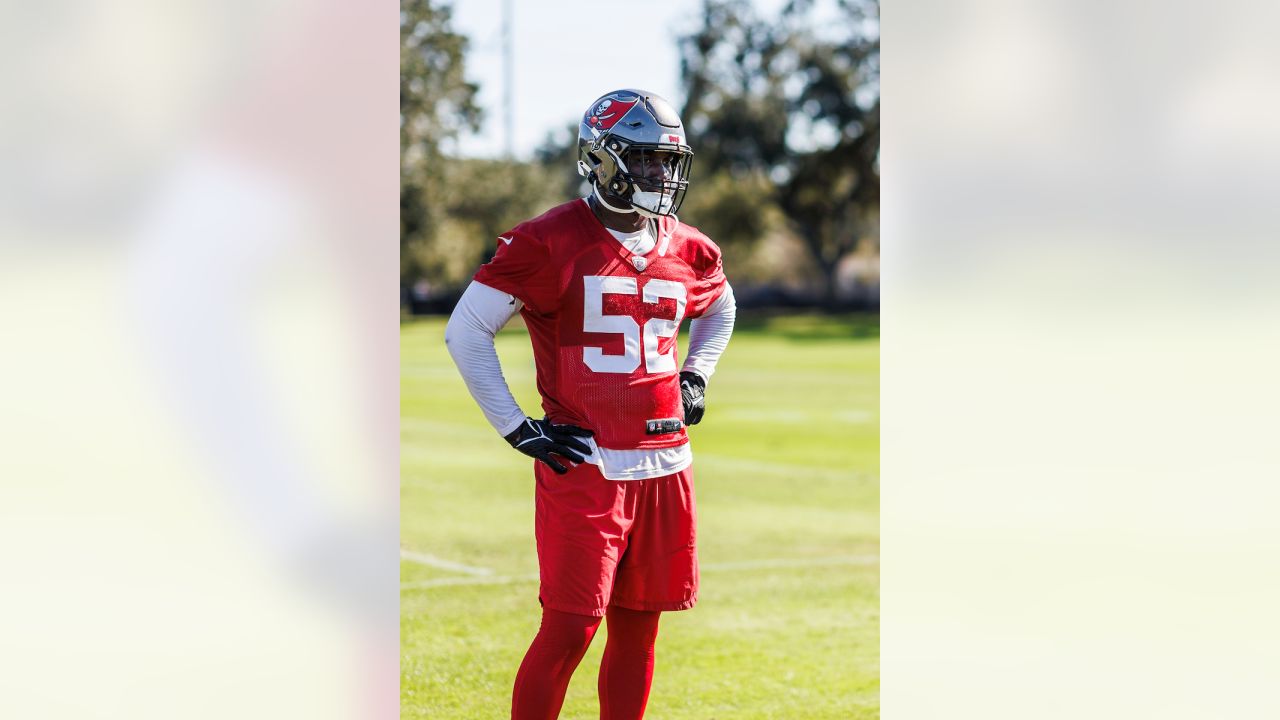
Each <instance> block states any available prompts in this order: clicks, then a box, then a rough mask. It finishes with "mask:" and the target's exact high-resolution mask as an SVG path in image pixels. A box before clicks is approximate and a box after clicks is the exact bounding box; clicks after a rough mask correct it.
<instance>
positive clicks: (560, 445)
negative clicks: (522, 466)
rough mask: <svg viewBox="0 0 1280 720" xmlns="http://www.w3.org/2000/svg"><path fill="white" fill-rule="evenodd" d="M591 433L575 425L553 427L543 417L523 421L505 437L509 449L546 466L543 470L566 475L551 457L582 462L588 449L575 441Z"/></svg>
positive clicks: (585, 445) (561, 465)
mask: <svg viewBox="0 0 1280 720" xmlns="http://www.w3.org/2000/svg"><path fill="white" fill-rule="evenodd" d="M593 434H594V433H592V432H591V431H590V430H584V429H583V428H580V427H577V426H575V425H553V424H552V423H551V421H550V420H548V419H546V418H542V419H541V420H534V419H533V418H525V419H524V424H523V425H521V426H520V427H518V428H516V429H515V430H513V431H511V433H510V434H508V435H507V436H506V438H507V442H509V443H511V447H513V448H515V449H517V450H519V451H520V452H522V453H524V454H525V455H528V456H529V457H531V458H533V459H534V460H540V461H542V462H544V463H546V465H547V467H549V468H551V469H552V470H555V471H556V472H557V473H559V474H561V475H564V474H565V473H567V472H569V468H567V467H565V466H564V464H563V463H561V462H560V461H559V460H556V457H555V456H557V455H558V456H560V457H562V458H564V459H565V460H568V461H569V462H571V463H573V464H575V465H576V464H578V463H580V462H582V460H583V458H584V457H585V456H587V455H590V454H591V448H590V446H588V445H587V444H586V443H584V442H582V441H581V440H579V439H578V438H585V437H591V436H592V435H593Z"/></svg>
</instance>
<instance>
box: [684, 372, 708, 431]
mask: <svg viewBox="0 0 1280 720" xmlns="http://www.w3.org/2000/svg"><path fill="white" fill-rule="evenodd" d="M706 397H707V382H706V381H705V380H703V379H702V376H701V375H699V374H698V373H696V372H689V371H688V370H686V371H684V372H682V373H680V401H681V402H682V403H683V404H684V424H685V425H686V426H689V425H697V424H698V423H700V422H702V412H703V411H704V410H706V408H707V402H706Z"/></svg>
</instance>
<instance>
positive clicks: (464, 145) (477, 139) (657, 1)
mask: <svg viewBox="0 0 1280 720" xmlns="http://www.w3.org/2000/svg"><path fill="white" fill-rule="evenodd" d="M502 4H503V0H455V3H454V11H453V27H454V30H455V31H457V32H460V33H462V34H464V35H466V36H467V37H469V38H470V39H471V47H470V50H469V52H468V53H467V58H466V65H467V77H468V79H470V80H472V81H473V82H478V83H479V84H480V97H479V102H480V105H481V107H483V108H484V109H485V111H486V118H485V123H484V127H483V128H482V129H481V131H480V132H479V133H478V134H475V135H473V136H470V137H465V138H463V139H462V141H461V142H460V143H459V150H460V152H461V153H462V154H463V155H466V156H472V157H476V156H484V157H495V156H499V155H501V154H502V152H503V150H504V147H505V141H504V135H503V110H502V95H503V86H502V20H501V18H502ZM511 4H512V6H513V10H514V28H513V30H514V31H513V43H512V44H513V48H514V53H515V59H514V62H513V66H514V73H513V75H514V83H513V88H512V95H513V105H514V106H515V107H514V112H515V118H516V122H515V133H514V134H515V138H514V149H515V154H516V156H517V157H520V158H527V157H529V156H530V155H531V154H532V153H533V151H534V150H536V149H537V148H538V147H539V146H540V145H542V143H543V140H544V139H545V138H546V136H547V133H549V132H552V131H562V130H563V128H566V127H567V126H568V125H569V124H570V123H572V122H573V121H574V120H575V119H576V118H577V117H578V116H579V115H581V113H582V112H583V111H585V110H586V109H587V106H588V105H590V104H591V103H592V101H594V100H595V99H596V98H598V97H600V96H601V95H604V94H605V93H607V92H610V91H612V90H617V89H619V88H624V87H635V88H641V89H644V90H649V91H651V92H656V93H657V94H659V95H661V96H663V97H665V98H666V99H667V100H669V101H671V102H672V103H673V104H675V106H676V107H677V108H678V107H680V106H681V104H683V101H684V94H683V93H682V92H680V58H679V55H678V52H677V49H676V37H677V36H678V35H681V34H684V33H686V32H688V30H689V29H690V28H692V27H696V25H697V18H698V11H699V8H700V6H701V3H699V2H690V1H689V0H648V1H647V2H645V3H644V5H643V6H641V5H639V4H637V3H633V2H617V1H616V0H608V1H603V2H596V3H592V4H590V5H584V4H583V3H581V2H578V1H575V0H540V1H539V2H536V3H535V2H532V1H531V0H511ZM781 5H782V0H758V1H757V2H756V6H757V7H758V8H761V9H774V8H777V7H781ZM584 8H588V9H584Z"/></svg>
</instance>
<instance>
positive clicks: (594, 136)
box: [578, 90, 693, 218]
mask: <svg viewBox="0 0 1280 720" xmlns="http://www.w3.org/2000/svg"><path fill="white" fill-rule="evenodd" d="M654 153H657V154H654ZM655 159H656V160H658V161H660V162H661V163H662V167H663V169H664V170H665V172H664V173H663V174H662V175H663V177H662V178H661V179H657V178H655V177H653V176H652V175H650V176H648V177H646V174H645V173H638V174H633V173H632V172H631V171H630V169H629V165H628V161H630V162H631V163H633V164H635V163H641V164H643V163H645V162H652V161H654V160H655ZM692 160H693V150H692V149H690V147H689V145H688V143H687V142H686V138H685V134H684V123H682V122H680V116H679V115H677V114H676V111H675V109H674V108H672V107H671V103H668V102H667V101H666V100H664V99H662V98H661V97H659V96H657V95H655V94H653V93H651V92H646V91H644V90H615V91H614V92H611V93H609V94H607V95H605V96H603V97H601V98H599V99H598V100H596V101H595V102H594V103H592V104H591V107H590V108H587V112H586V113H585V114H583V116H582V122H581V123H579V124H578V174H579V175H582V176H584V177H587V178H589V179H590V181H591V192H592V193H593V194H594V195H595V196H596V199H597V200H599V201H600V202H601V203H603V204H604V206H605V207H607V208H609V209H610V210H614V211H616V212H625V213H631V212H638V213H640V214H641V215H644V216H646V217H651V218H655V217H660V216H664V215H674V214H675V213H676V211H677V210H679V209H680V203H682V202H683V201H684V194H685V191H686V190H688V188H689V164H690V163H691V162H692Z"/></svg>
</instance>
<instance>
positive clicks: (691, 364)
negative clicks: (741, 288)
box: [681, 282, 738, 381]
mask: <svg viewBox="0 0 1280 720" xmlns="http://www.w3.org/2000/svg"><path fill="white" fill-rule="evenodd" d="M737 316H738V304H737V303H736V302H735V301H734V299H733V288H731V287H729V283H727V282H726V283H725V284H724V291H723V292H721V293H720V297H718V298H716V299H715V302H713V303H711V305H710V306H709V307H708V308H707V311H706V312H705V313H703V314H702V316H701V317H697V318H694V319H693V320H692V321H691V322H690V323H689V356H688V357H686V358H685V359H684V367H682V368H681V370H692V371H693V372H696V373H698V374H699V375H701V376H702V379H703V380H704V381H706V380H710V379H711V374H712V373H714V372H715V371H716V363H717V362H719V360H720V355H721V353H723V352H724V349H725V348H726V347H728V345H729V336H730V335H732V334H733V321H734V319H735V318H736V317H737Z"/></svg>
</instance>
